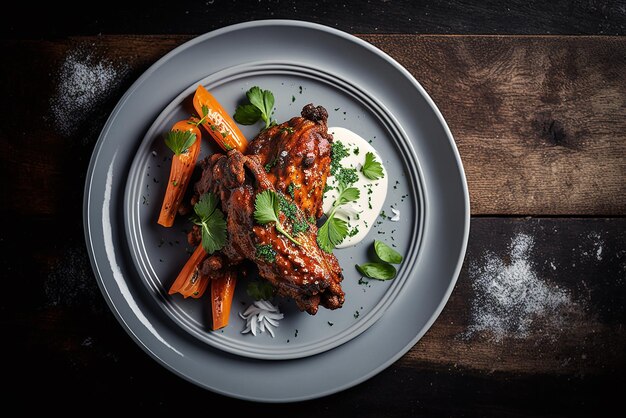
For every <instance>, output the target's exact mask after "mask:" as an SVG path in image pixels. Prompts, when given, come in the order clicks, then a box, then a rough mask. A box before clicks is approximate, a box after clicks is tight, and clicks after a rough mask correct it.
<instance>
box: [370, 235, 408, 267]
mask: <svg viewBox="0 0 626 418" xmlns="http://www.w3.org/2000/svg"><path fill="white" fill-rule="evenodd" d="M374 251H376V255H377V256H378V257H379V258H380V259H381V260H383V261H386V262H387V263H391V264H400V263H402V255H400V253H399V252H397V251H396V250H394V249H393V248H391V247H390V246H388V245H387V244H385V243H384V242H382V241H379V240H374Z"/></svg>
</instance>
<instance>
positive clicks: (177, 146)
mask: <svg viewBox="0 0 626 418" xmlns="http://www.w3.org/2000/svg"><path fill="white" fill-rule="evenodd" d="M195 142H196V134H194V133H193V132H191V131H179V130H174V131H169V132H168V133H167V136H166V137H165V145H167V147H168V148H169V149H171V150H172V152H173V153H174V154H176V155H180V154H184V153H186V152H187V151H188V150H189V147H191V146H192V145H193V144H194V143H195Z"/></svg>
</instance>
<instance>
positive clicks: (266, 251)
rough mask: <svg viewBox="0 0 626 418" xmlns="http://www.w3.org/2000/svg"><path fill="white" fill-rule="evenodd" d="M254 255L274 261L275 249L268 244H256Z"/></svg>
mask: <svg viewBox="0 0 626 418" xmlns="http://www.w3.org/2000/svg"><path fill="white" fill-rule="evenodd" d="M256 257H257V258H260V259H261V260H263V261H266V262H268V263H273V262H275V261H276V250H274V248H273V247H272V246H271V245H270V244H258V245H257V246H256Z"/></svg>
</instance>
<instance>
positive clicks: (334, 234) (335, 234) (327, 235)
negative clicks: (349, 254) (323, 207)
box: [317, 216, 348, 253]
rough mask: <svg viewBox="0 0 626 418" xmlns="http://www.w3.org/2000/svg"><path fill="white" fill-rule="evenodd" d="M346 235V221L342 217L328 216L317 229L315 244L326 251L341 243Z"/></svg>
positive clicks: (328, 251)
mask: <svg viewBox="0 0 626 418" xmlns="http://www.w3.org/2000/svg"><path fill="white" fill-rule="evenodd" d="M346 235H348V223H347V222H346V221H344V220H343V219H339V218H335V217H334V216H333V217H329V218H328V219H327V220H326V222H324V225H322V227H321V228H320V229H319V230H318V231H317V245H319V247H320V248H321V249H322V250H323V251H326V252H327V253H330V252H331V251H332V250H333V248H335V247H336V246H337V245H339V244H341V242H342V241H343V240H344V238H345V237H346Z"/></svg>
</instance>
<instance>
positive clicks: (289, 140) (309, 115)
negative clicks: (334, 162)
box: [246, 104, 333, 218]
mask: <svg viewBox="0 0 626 418" xmlns="http://www.w3.org/2000/svg"><path fill="white" fill-rule="evenodd" d="M327 120H328V112H327V111H326V109H324V108H323V107H322V106H317V107H316V106H313V105H312V104H308V105H306V106H305V107H304V108H303V109H302V116H301V117H294V118H291V119H290V120H289V121H287V122H285V123H282V124H280V125H276V126H273V127H271V128H269V129H267V130H265V131H263V132H261V133H260V134H259V135H258V136H257V137H256V138H255V139H254V140H252V141H251V142H250V144H249V145H248V148H247V150H246V154H248V155H256V156H258V157H259V162H260V164H261V165H262V166H263V167H265V168H267V169H269V170H268V175H267V177H268V179H269V180H270V181H271V182H272V183H273V184H274V187H275V188H276V190H278V191H280V192H282V193H284V194H293V198H294V202H295V203H296V205H298V207H299V208H300V209H302V211H303V212H304V214H305V216H307V217H309V216H313V217H315V218H319V217H321V216H322V214H323V209H322V203H323V202H322V197H323V193H324V187H325V186H326V178H327V177H328V174H329V172H330V144H331V143H332V140H333V137H332V135H331V134H329V133H328V126H327ZM288 189H289V190H290V191H291V192H290V193H289V191H288Z"/></svg>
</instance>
